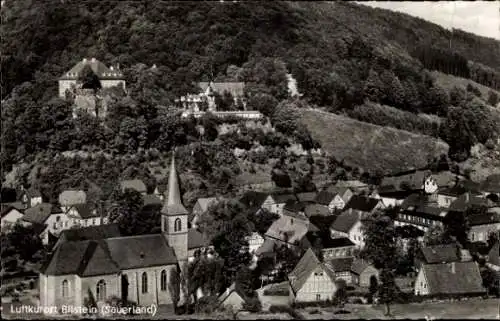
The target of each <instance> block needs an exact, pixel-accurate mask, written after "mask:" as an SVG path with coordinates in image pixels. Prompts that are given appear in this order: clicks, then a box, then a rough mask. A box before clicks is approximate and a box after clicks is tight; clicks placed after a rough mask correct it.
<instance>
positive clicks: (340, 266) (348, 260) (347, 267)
mask: <svg viewBox="0 0 500 321" xmlns="http://www.w3.org/2000/svg"><path fill="white" fill-rule="evenodd" d="M353 262H354V257H341V258H335V259H331V260H328V262H327V263H326V264H327V265H328V266H329V267H330V268H331V269H332V270H333V271H335V272H347V271H351V266H352V263H353Z"/></svg>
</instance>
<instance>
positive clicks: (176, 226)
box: [174, 218, 182, 232]
mask: <svg viewBox="0 0 500 321" xmlns="http://www.w3.org/2000/svg"><path fill="white" fill-rule="evenodd" d="M181 227H182V225H181V219H180V218H176V219H175V222H174V232H179V231H180V230H181Z"/></svg>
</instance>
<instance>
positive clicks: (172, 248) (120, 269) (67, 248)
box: [40, 158, 206, 312]
mask: <svg viewBox="0 0 500 321" xmlns="http://www.w3.org/2000/svg"><path fill="white" fill-rule="evenodd" d="M168 186H169V190H168V195H166V196H167V197H166V201H165V203H164V207H163V209H162V211H161V214H162V217H161V231H162V232H161V233H160V234H150V235H135V236H126V237H108V238H99V239H96V240H89V239H86V240H81V241H72V240H68V241H67V242H63V243H61V244H60V245H59V246H58V247H57V248H56V249H55V251H54V253H53V255H52V257H51V258H50V260H49V261H48V263H47V264H46V265H45V266H44V267H43V268H42V270H41V273H40V304H41V305H42V306H55V307H58V309H59V312H61V308H62V306H63V305H66V306H69V305H71V306H75V307H79V306H80V307H81V306H85V302H87V301H88V300H89V298H91V297H93V298H94V299H95V302H96V303H97V304H103V302H105V301H106V300H108V299H110V298H112V297H116V298H121V299H123V300H129V301H133V302H135V303H137V304H138V305H139V306H147V305H151V304H155V305H159V304H171V303H172V299H171V296H170V292H169V290H168V284H169V279H170V277H171V273H172V271H173V270H180V271H181V273H185V272H184V271H185V270H186V265H187V262H188V257H189V256H190V255H193V252H194V251H195V250H196V249H201V248H203V247H205V245H206V242H201V241H200V240H203V239H202V238H200V233H199V232H198V231H196V230H189V229H188V215H189V213H188V211H187V210H186V208H185V207H184V206H183V205H182V202H181V195H180V190H179V182H178V177H177V172H176V169H175V160H174V159H173V158H172V163H171V167H170V176H169V183H168ZM183 300H184V298H182V295H181V302H182V301H183Z"/></svg>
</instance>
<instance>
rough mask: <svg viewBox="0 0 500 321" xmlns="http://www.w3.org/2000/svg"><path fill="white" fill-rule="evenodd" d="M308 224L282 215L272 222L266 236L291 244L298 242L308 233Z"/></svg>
mask: <svg viewBox="0 0 500 321" xmlns="http://www.w3.org/2000/svg"><path fill="white" fill-rule="evenodd" d="M308 225H309V224H308V222H306V221H304V220H300V219H295V218H293V217H290V216H287V215H283V216H281V217H280V218H279V219H277V220H276V221H274V222H273V224H271V226H270V227H269V229H268V230H267V232H266V236H268V237H271V238H274V239H276V240H280V241H282V242H286V243H290V244H293V243H295V242H296V241H300V240H301V239H302V238H303V237H304V235H306V233H307V231H308Z"/></svg>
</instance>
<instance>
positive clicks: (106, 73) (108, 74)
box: [59, 58, 123, 80]
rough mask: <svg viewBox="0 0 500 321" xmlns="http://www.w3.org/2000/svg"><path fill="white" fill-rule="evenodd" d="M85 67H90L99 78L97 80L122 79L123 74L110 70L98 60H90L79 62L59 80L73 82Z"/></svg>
mask: <svg viewBox="0 0 500 321" xmlns="http://www.w3.org/2000/svg"><path fill="white" fill-rule="evenodd" d="M85 66H90V69H92V71H93V72H94V73H95V74H96V75H97V77H99V79H123V74H122V72H121V71H119V70H111V69H110V68H108V67H106V65H104V64H103V63H102V62H100V61H99V60H97V59H95V58H92V59H86V58H84V59H83V60H80V61H79V62H78V63H77V64H76V65H74V66H73V68H71V69H70V70H68V71H67V72H66V73H64V75H62V76H61V77H60V78H59V79H60V80H75V79H78V75H79V74H80V72H81V71H82V70H83V68H84V67H85Z"/></svg>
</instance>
